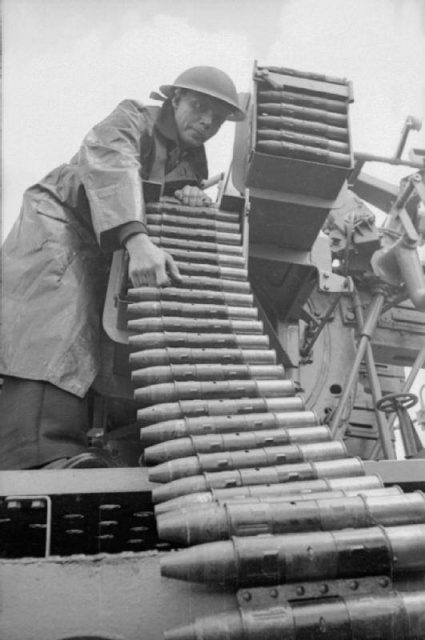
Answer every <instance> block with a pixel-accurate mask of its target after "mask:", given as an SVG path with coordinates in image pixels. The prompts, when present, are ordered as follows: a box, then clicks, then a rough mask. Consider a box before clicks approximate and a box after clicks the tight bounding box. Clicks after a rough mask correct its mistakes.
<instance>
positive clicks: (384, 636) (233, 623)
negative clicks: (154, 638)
mask: <svg viewBox="0 0 425 640" xmlns="http://www.w3.org/2000/svg"><path fill="white" fill-rule="evenodd" d="M347 582H348V581H347ZM350 585H353V581H350ZM321 587H322V589H323V585H321ZM347 587H348V589H349V588H350V587H349V585H348V584H347ZM348 589H347V591H348ZM247 594H248V596H249V598H250V597H251V593H250V592H247ZM273 596H274V599H273V597H271V599H270V607H269V608H264V605H263V606H262V607H261V608H259V607H256V608H248V607H245V608H244V607H242V608H240V609H239V610H238V611H236V612H228V613H223V614H221V615H217V614H215V615H214V616H208V617H205V618H197V619H196V621H195V622H194V623H192V624H188V625H185V626H182V627H177V628H176V629H172V630H169V631H166V632H165V634H164V638H165V640H200V639H202V640H241V639H245V638H246V639H248V638H249V640H264V639H267V640H284V639H288V640H306V639H307V638H308V639H311V640H316V639H319V638H320V639H321V640H360V639H361V640H413V639H417V640H419V639H420V638H423V637H425V616H424V615H423V612H424V610H425V591H416V592H409V593H404V592H397V591H394V590H391V591H389V590H385V591H384V592H383V593H376V592H375V593H370V594H368V595H367V596H366V597H365V596H364V595H363V596H356V595H355V593H353V595H352V596H338V597H337V598H322V599H314V600H310V601H304V602H301V603H299V602H296V601H295V602H291V603H288V602H286V601H285V600H284V599H282V600H278V601H276V598H278V596H279V589H278V588H274V589H273Z"/></svg>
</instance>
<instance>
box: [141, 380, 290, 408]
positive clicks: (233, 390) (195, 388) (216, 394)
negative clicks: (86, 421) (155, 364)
mask: <svg viewBox="0 0 425 640" xmlns="http://www.w3.org/2000/svg"><path fill="white" fill-rule="evenodd" d="M298 391H299V386H298V385H297V384H296V383H295V382H293V381H292V380H258V381H257V380H221V381H210V380H207V381H204V382H198V381H197V380H194V381H193V382H192V381H191V382H185V381H182V382H167V383H165V384H156V385H152V386H151V387H143V388H142V389H135V391H134V398H135V400H137V402H138V403H140V405H143V406H147V405H150V404H157V403H159V402H176V401H178V400H196V399H198V400H202V399H204V400H206V399H209V398H228V399H230V398H257V397H259V398H276V397H277V398H278V397H285V396H293V395H295V394H296V393H297V392H298Z"/></svg>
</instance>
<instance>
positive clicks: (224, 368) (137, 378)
mask: <svg viewBox="0 0 425 640" xmlns="http://www.w3.org/2000/svg"><path fill="white" fill-rule="evenodd" d="M284 376H285V369H284V368H283V366H282V365H281V364H270V365H267V364H258V365H251V364H235V365H230V364H229V365H227V364H212V363H211V364H204V365H203V364H193V365H190V364H187V365H186V364H184V365H181V364H170V365H168V366H162V367H161V366H159V367H148V368H146V369H136V370H134V371H132V372H131V379H132V382H133V385H134V386H135V387H147V386H149V385H151V384H160V383H163V382H173V381H179V380H182V381H183V380H245V379H251V378H252V379H257V378H260V379H267V380H275V379H276V378H279V379H281V378H283V377H284Z"/></svg>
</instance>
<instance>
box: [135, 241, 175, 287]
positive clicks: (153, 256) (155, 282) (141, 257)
mask: <svg viewBox="0 0 425 640" xmlns="http://www.w3.org/2000/svg"><path fill="white" fill-rule="evenodd" d="M125 247H126V249H127V251H128V255H129V258H130V260H129V265H128V273H129V276H130V279H131V282H132V284H133V286H134V287H143V286H148V287H161V286H165V285H168V284H170V279H171V280H174V281H175V282H181V275H180V272H179V270H178V268H177V265H176V263H175V262H174V260H173V258H172V257H171V256H170V254H169V253H167V252H166V251H164V250H163V249H160V248H159V247H157V246H155V245H154V243H153V242H152V240H151V239H150V238H149V236H148V235H147V234H146V233H137V234H134V235H132V236H130V237H129V238H128V240H127V241H126V242H125Z"/></svg>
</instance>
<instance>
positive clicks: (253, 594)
mask: <svg viewBox="0 0 425 640" xmlns="http://www.w3.org/2000/svg"><path fill="white" fill-rule="evenodd" d="M392 590H393V583H392V580H391V578H389V577H388V576H372V577H367V578H355V579H349V580H342V579H340V580H324V581H318V582H302V583H295V584H286V585H277V586H275V587H255V588H253V589H240V590H239V591H238V592H237V594H236V597H237V601H238V604H239V606H240V607H241V608H242V609H247V608H249V609H253V608H255V609H257V608H258V609H267V608H269V607H270V606H281V607H285V606H288V605H289V604H290V603H291V602H294V601H303V600H322V599H324V598H352V597H359V596H368V595H374V596H376V595H377V594H380V593H387V592H389V591H392Z"/></svg>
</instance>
